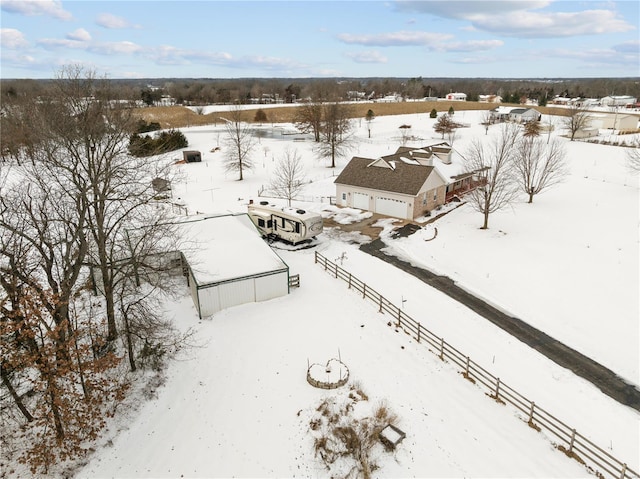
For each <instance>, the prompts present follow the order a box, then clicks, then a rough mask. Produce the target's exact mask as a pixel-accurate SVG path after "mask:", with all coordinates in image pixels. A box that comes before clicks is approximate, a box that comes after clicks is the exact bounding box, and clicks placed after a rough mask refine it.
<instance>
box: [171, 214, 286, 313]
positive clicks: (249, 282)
mask: <svg viewBox="0 0 640 479" xmlns="http://www.w3.org/2000/svg"><path fill="white" fill-rule="evenodd" d="M181 226H182V228H183V229H184V232H185V236H186V237H187V238H188V241H189V243H190V247H188V248H185V249H183V250H182V255H183V257H184V259H185V265H186V276H187V280H188V284H189V289H190V291H191V297H192V299H193V303H194V305H195V306H196V309H197V310H198V315H199V316H200V318H204V317H207V316H211V315H213V314H215V313H217V312H218V311H220V310H222V309H225V308H229V307H231V306H237V305H240V304H244V303H251V302H257V301H266V300H268V299H272V298H277V297H279V296H284V295H286V294H288V293H289V267H288V266H287V264H286V263H285V262H284V261H282V259H281V258H280V257H279V256H278V255H277V254H276V253H275V252H274V251H273V250H272V249H271V248H270V247H269V245H268V244H267V243H265V242H264V240H263V239H262V237H261V235H260V233H259V232H258V230H257V229H256V227H255V226H254V224H253V222H252V221H251V219H250V218H249V216H248V215H247V214H240V215H225V216H215V217H207V218H198V219H196V220H193V221H188V222H185V223H183V224H182V225H181Z"/></svg>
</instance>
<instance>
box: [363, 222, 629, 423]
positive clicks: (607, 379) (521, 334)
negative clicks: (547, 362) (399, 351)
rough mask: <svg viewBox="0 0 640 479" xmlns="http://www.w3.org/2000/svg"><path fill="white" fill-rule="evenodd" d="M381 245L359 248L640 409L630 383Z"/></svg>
mask: <svg viewBox="0 0 640 479" xmlns="http://www.w3.org/2000/svg"><path fill="white" fill-rule="evenodd" d="M412 226H413V225H410V224H409V225H405V226H403V227H402V228H400V229H399V230H398V231H397V233H398V234H399V235H401V236H403V235H404V236H407V235H409V234H411V233H413V232H414V231H415V230H416V229H415V227H413V228H412ZM385 246H386V245H385V243H384V242H383V241H382V240H381V239H379V238H378V239H375V240H374V241H372V242H370V243H366V244H362V245H361V246H360V249H361V250H362V251H364V252H366V253H368V254H370V255H372V256H375V257H377V258H380V259H382V260H383V261H386V262H387V263H390V264H392V265H394V266H396V267H397V268H399V269H401V270H403V271H406V272H407V273H409V274H412V275H413V276H415V277H417V278H418V279H420V280H422V281H424V282H425V283H426V284H428V285H429V286H432V287H433V288H435V289H437V290H438V291H441V292H443V293H444V294H446V295H447V296H450V297H451V298H453V299H455V300H456V301H458V302H459V303H461V304H463V305H465V306H467V307H468V308H469V309H471V310H473V311H475V312H476V313H478V314H479V315H480V316H482V317H483V318H485V319H488V320H489V321H491V322H492V323H493V324H495V325H496V326H498V327H500V328H502V329H503V330H505V331H506V332H508V333H509V334H511V335H512V336H513V337H515V338H517V339H519V340H520V341H522V342H523V343H525V344H527V345H529V346H530V347H532V348H533V349H535V350H536V351H538V352H540V353H542V354H544V355H545V356H546V357H548V358H549V359H551V360H552V361H554V362H555V363H557V364H558V365H560V366H562V367H564V368H567V369H569V370H571V371H573V372H574V373H575V374H577V375H578V376H580V377H582V378H584V379H586V380H587V381H589V382H591V383H592V384H594V385H595V386H596V387H597V388H599V389H600V390H601V391H602V392H603V393H604V394H606V395H607V396H610V397H611V398H613V399H615V400H616V401H618V402H619V403H621V404H624V405H626V406H629V407H631V408H633V409H635V410H636V411H640V390H638V388H637V387H636V386H634V385H633V384H630V383H628V382H626V381H625V380H624V379H622V378H621V377H620V376H618V375H617V374H616V373H614V372H613V371H611V370H610V369H608V368H606V367H604V366H603V365H601V364H599V363H597V362H596V361H594V360H592V359H591V358H588V357H587V356H585V355H584V354H581V353H579V352H578V351H576V350H574V349H572V348H570V347H569V346H567V345H566V344H563V343H561V342H560V341H558V340H556V339H554V338H552V337H551V336H549V335H548V334H546V333H544V332H542V331H540V330H539V329H536V328H534V327H533V326H530V325H529V324H527V323H525V322H524V321H522V320H520V319H518V318H515V317H512V316H509V315H507V314H505V313H504V312H502V311H500V310H498V309H496V308H494V307H493V306H491V305H490V304H488V303H487V302H485V301H483V300H482V299H480V298H478V297H476V296H474V295H472V294H470V293H469V292H467V291H465V290H464V289H462V288H461V287H459V286H458V285H456V284H455V282H454V281H453V280H452V279H451V278H449V277H447V276H441V275H437V274H435V273H433V272H431V271H429V270H426V269H423V268H418V267H415V266H412V265H411V264H410V263H408V262H406V261H403V260H401V259H400V258H398V257H396V256H391V255H387V254H385V253H384V252H383V251H382V248H384V247H385Z"/></svg>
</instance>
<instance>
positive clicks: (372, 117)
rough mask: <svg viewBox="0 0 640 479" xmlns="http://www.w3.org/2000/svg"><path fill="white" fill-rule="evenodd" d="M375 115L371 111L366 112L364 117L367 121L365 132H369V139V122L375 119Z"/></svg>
mask: <svg viewBox="0 0 640 479" xmlns="http://www.w3.org/2000/svg"><path fill="white" fill-rule="evenodd" d="M375 117H376V115H375V114H374V113H373V110H367V115H366V116H365V117H364V118H365V120H367V131H368V132H369V138H371V122H372V121H373V120H374V119H375Z"/></svg>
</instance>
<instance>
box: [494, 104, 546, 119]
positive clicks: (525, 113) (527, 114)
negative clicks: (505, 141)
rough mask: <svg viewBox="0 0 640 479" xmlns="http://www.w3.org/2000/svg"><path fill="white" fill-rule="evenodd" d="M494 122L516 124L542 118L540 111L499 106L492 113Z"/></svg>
mask: <svg viewBox="0 0 640 479" xmlns="http://www.w3.org/2000/svg"><path fill="white" fill-rule="evenodd" d="M490 114H491V119H492V120H493V121H515V122H516V123H524V122H527V121H538V120H539V119H540V117H541V115H540V113H539V112H538V110H534V109H533V108H520V107H509V106H499V107H497V108H494V109H493V110H491V111H490Z"/></svg>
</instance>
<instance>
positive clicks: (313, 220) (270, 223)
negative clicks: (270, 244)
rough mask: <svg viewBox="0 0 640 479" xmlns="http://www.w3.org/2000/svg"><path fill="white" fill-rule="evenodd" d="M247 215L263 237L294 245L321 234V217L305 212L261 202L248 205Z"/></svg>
mask: <svg viewBox="0 0 640 479" xmlns="http://www.w3.org/2000/svg"><path fill="white" fill-rule="evenodd" d="M248 213H249V218H251V221H253V223H254V224H255V225H256V227H257V228H258V230H260V232H261V233H262V236H264V237H272V238H273V237H275V238H280V239H283V240H285V241H287V242H289V243H291V244H294V245H295V244H297V243H301V242H303V241H306V240H309V239H311V238H314V237H316V236H317V235H319V234H320V233H322V216H320V215H318V214H316V213H310V212H308V211H305V210H301V209H297V208H291V207H287V206H285V207H282V206H276V205H270V204H269V202H268V201H261V202H260V204H253V203H250V204H249V207H248Z"/></svg>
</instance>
